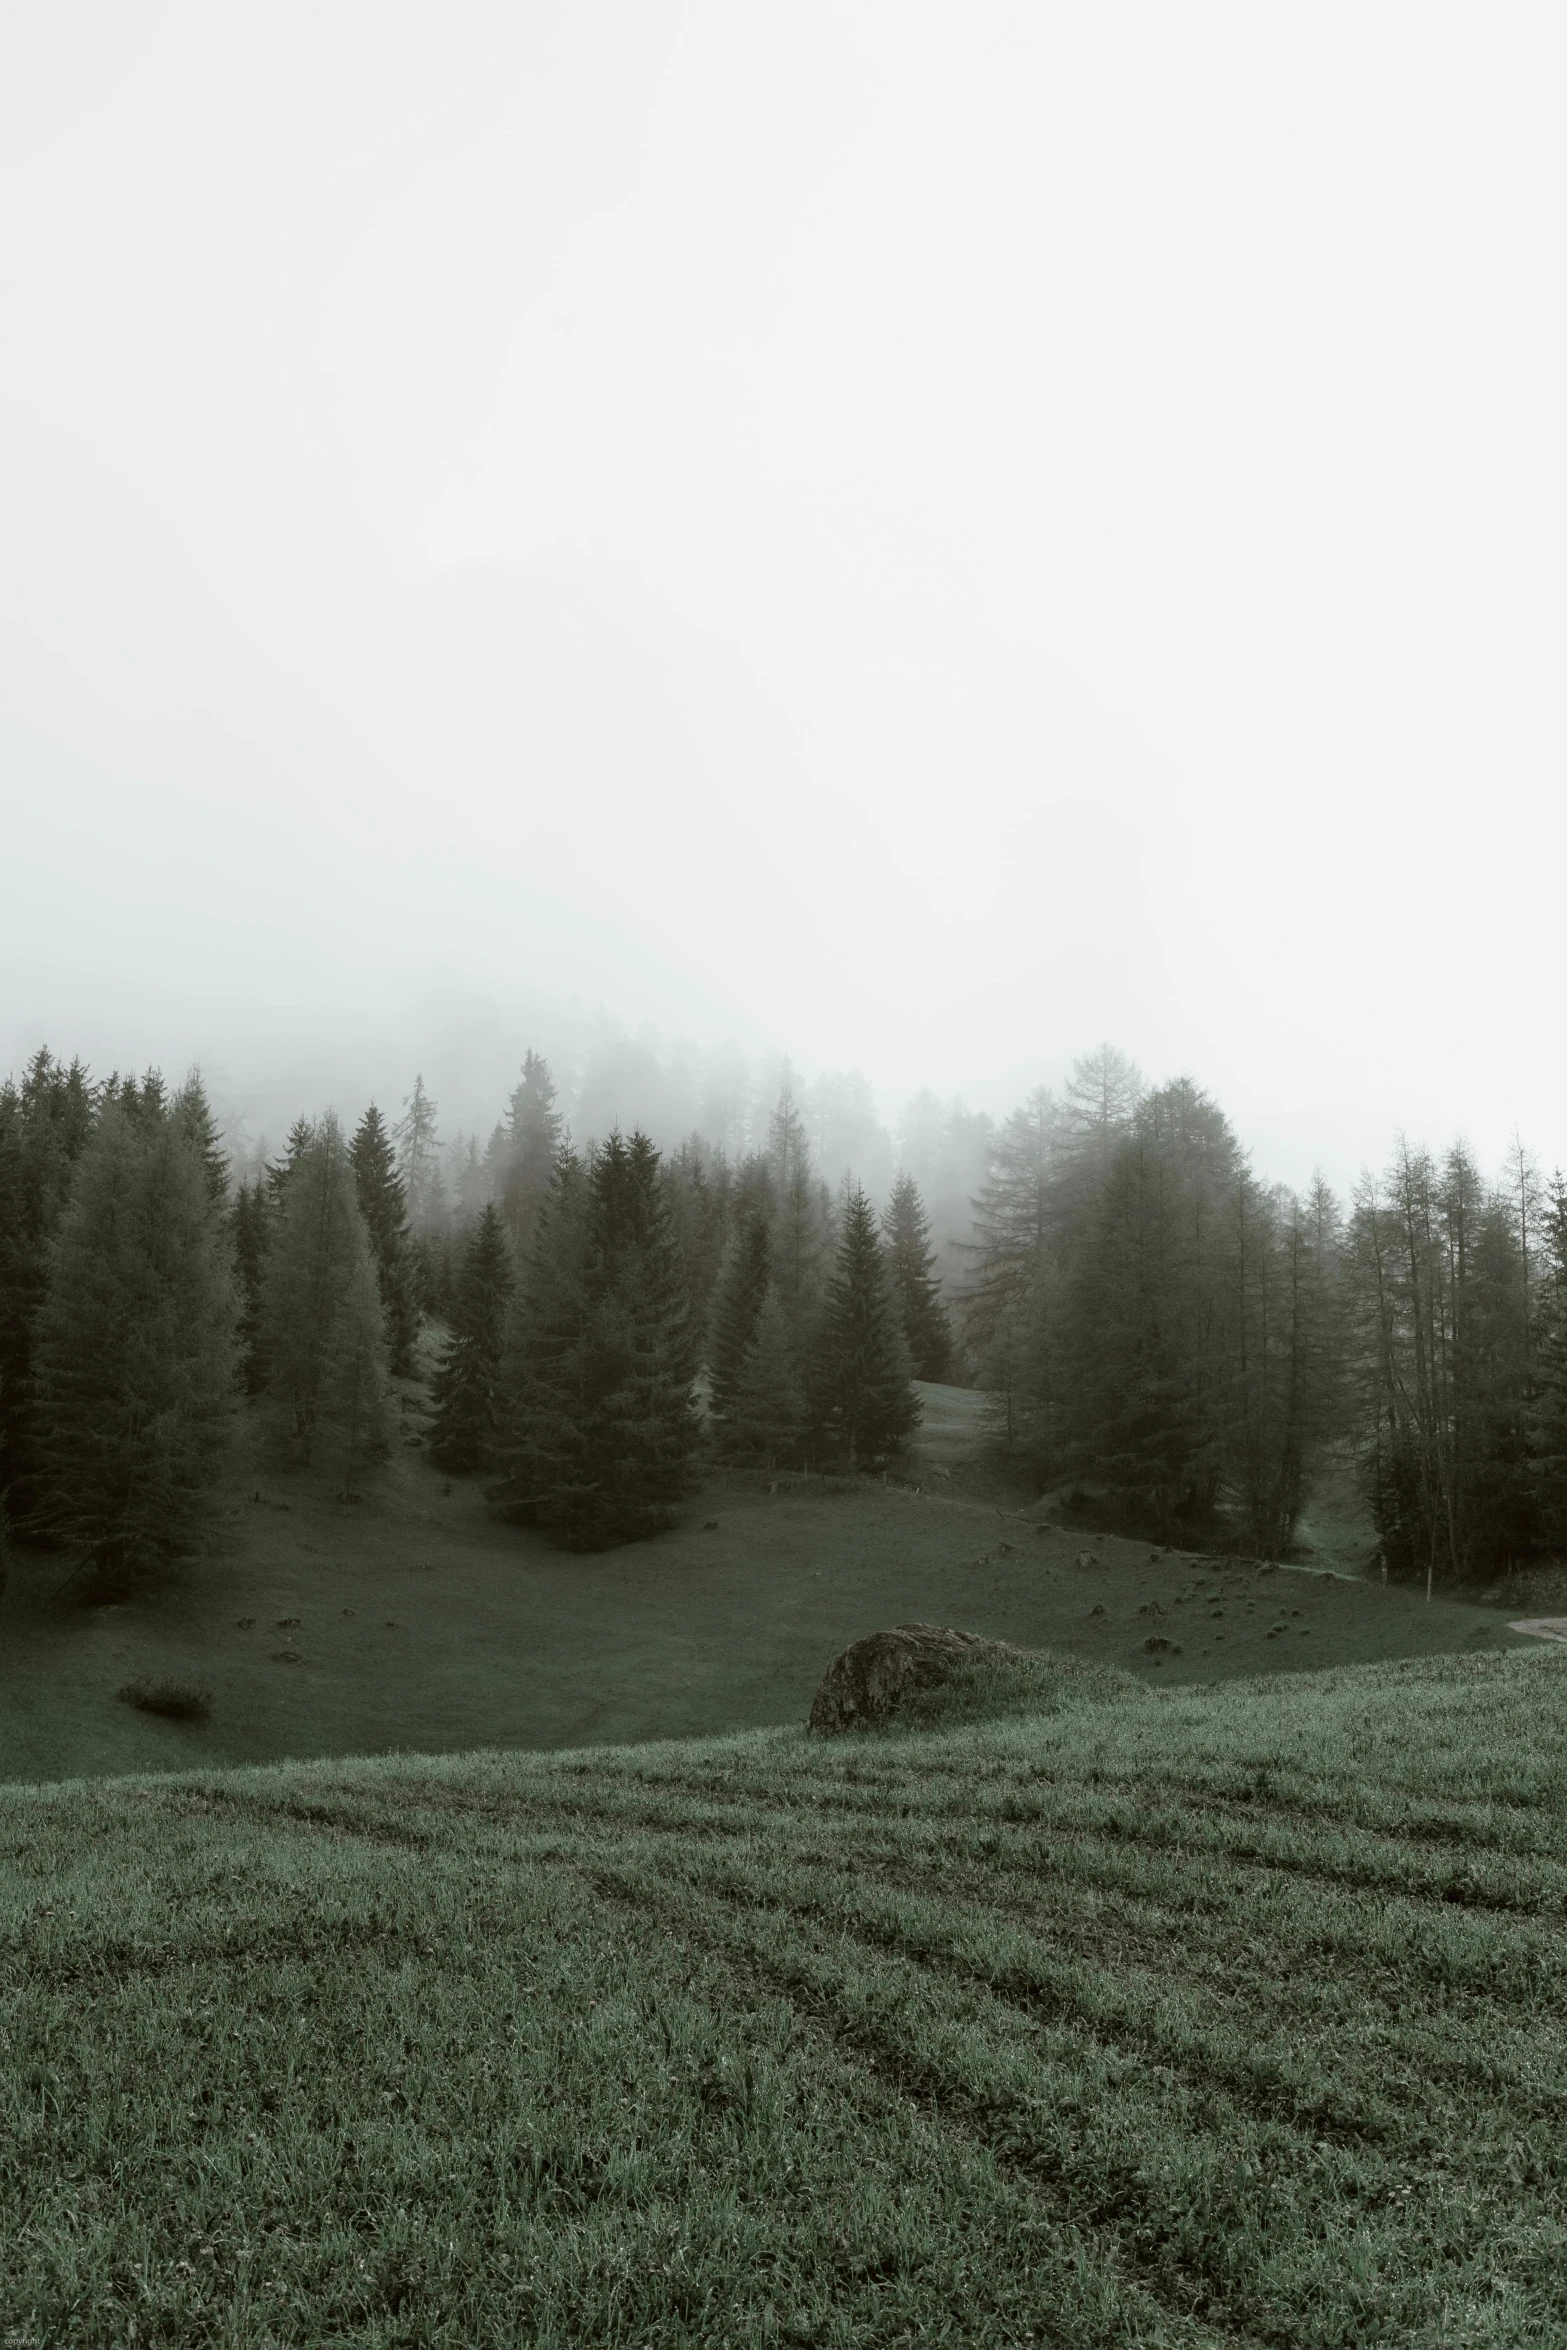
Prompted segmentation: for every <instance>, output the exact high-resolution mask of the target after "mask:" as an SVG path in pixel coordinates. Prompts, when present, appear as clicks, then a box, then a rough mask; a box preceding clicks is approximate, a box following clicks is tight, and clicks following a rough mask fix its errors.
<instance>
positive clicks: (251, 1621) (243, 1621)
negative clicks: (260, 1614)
mask: <svg viewBox="0 0 1567 2350" xmlns="http://www.w3.org/2000/svg"><path fill="white" fill-rule="evenodd" d="M239 1628H240V1630H241V1631H242V1632H254V1630H255V1628H256V1619H255V1617H254V1616H241V1617H240V1619H239Z"/></svg>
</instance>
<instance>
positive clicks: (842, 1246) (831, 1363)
mask: <svg viewBox="0 0 1567 2350" xmlns="http://www.w3.org/2000/svg"><path fill="white" fill-rule="evenodd" d="M821 1350H822V1360H821V1392H822V1397H823V1401H824V1404H825V1410H826V1424H827V1434H828V1438H829V1441H830V1442H831V1443H832V1444H833V1446H834V1448H835V1450H837V1451H838V1452H839V1454H840V1455H841V1456H842V1457H843V1458H844V1459H845V1460H846V1461H847V1463H848V1465H849V1467H850V1468H851V1469H855V1468H871V1467H874V1466H876V1465H877V1464H879V1463H881V1462H883V1461H885V1460H887V1459H888V1458H889V1457H890V1456H891V1455H892V1454H893V1453H895V1452H896V1451H897V1450H898V1449H899V1447H900V1446H901V1445H903V1444H904V1443H906V1442H907V1440H908V1438H909V1437H910V1436H911V1435H912V1434H913V1432H914V1430H915V1428H916V1427H917V1426H918V1425H919V1418H920V1404H919V1398H918V1396H917V1395H916V1394H915V1393H914V1389H913V1386H912V1385H911V1383H910V1371H909V1350H908V1345H907V1342H906V1341H905V1339H904V1335H903V1329H902V1324H901V1321H900V1318H899V1314H898V1308H897V1303H896V1300H895V1298H894V1296H893V1289H892V1277H891V1274H890V1273H889V1271H888V1267H887V1256H886V1251H885V1249H884V1248H883V1246H882V1242H881V1237H880V1234H879V1233H878V1232H877V1229H876V1218H875V1215H874V1213H873V1212H872V1209H871V1204H870V1201H869V1200H868V1199H867V1198H866V1196H865V1193H864V1192H863V1190H862V1189H861V1188H860V1186H859V1185H858V1184H857V1183H851V1184H849V1185H848V1187H847V1189H846V1192H845V1197H844V1203H843V1216H842V1228H841V1233H840V1237H839V1242H838V1260H837V1264H836V1266H835V1268H834V1271H833V1276H832V1279H831V1281H830V1282H829V1283H828V1285H827V1310H826V1315H825V1318H824V1321H823V1325H822V1337H821Z"/></svg>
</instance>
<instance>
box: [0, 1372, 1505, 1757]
mask: <svg viewBox="0 0 1567 2350" xmlns="http://www.w3.org/2000/svg"><path fill="white" fill-rule="evenodd" d="M923 1394H924V1398H925V1404H926V1424H925V1427H924V1429H923V1430H922V1432H921V1437H920V1443H919V1449H918V1453H917V1456H916V1474H917V1475H918V1476H919V1479H920V1482H921V1487H922V1490H920V1491H918V1492H916V1491H915V1490H913V1489H912V1488H911V1487H908V1486H899V1485H896V1484H893V1485H889V1486H886V1487H883V1486H881V1485H879V1484H870V1483H865V1482H861V1483H860V1484H858V1485H855V1486H851V1485H849V1484H848V1483H847V1481H839V1482H837V1483H835V1484H828V1485H825V1486H824V1485H823V1483H822V1482H821V1481H820V1480H800V1479H794V1480H790V1479H787V1478H786V1479H784V1480H782V1481H781V1482H780V1486H779V1490H778V1491H776V1492H772V1493H769V1492H768V1491H767V1490H766V1489H765V1487H764V1486H763V1484H762V1483H761V1482H760V1481H758V1480H752V1481H749V1482H743V1481H731V1482H728V1483H719V1484H715V1485H714V1486H712V1487H711V1488H709V1490H708V1492H707V1494H706V1495H705V1496H704V1497H703V1498H702V1499H700V1500H699V1501H698V1502H697V1503H696V1504H695V1505H694V1507H693V1508H692V1510H691V1512H690V1513H689V1515H688V1518H687V1520H686V1523H685V1524H684V1525H683V1526H682V1527H681V1528H680V1529H679V1530H677V1531H676V1532H674V1533H671V1534H669V1535H666V1536H664V1537H663V1538H662V1539H660V1540H659V1541H656V1542H651V1543H642V1544H638V1545H636V1546H635V1547H633V1548H631V1549H628V1550H624V1551H617V1552H612V1553H610V1554H608V1555H606V1556H604V1557H601V1558H576V1557H568V1556H565V1555H563V1554H562V1553H560V1552H558V1551H554V1550H551V1549H550V1548H549V1546H548V1544H547V1543H545V1542H544V1541H543V1540H542V1539H540V1538H537V1537H534V1536H531V1535H529V1534H526V1533H523V1532H520V1531H519V1530H517V1529H516V1528H514V1527H508V1526H504V1525H500V1524H498V1523H496V1521H495V1520H494V1519H493V1518H492V1517H491V1516H490V1514H489V1512H488V1510H487V1509H486V1507H485V1504H484V1500H483V1496H482V1493H481V1492H480V1491H479V1489H478V1487H477V1486H476V1485H474V1484H467V1483H462V1482H458V1483H455V1484H450V1485H448V1482H447V1480H445V1479H444V1478H442V1477H440V1476H439V1475H437V1474H436V1473H434V1472H433V1471H432V1470H431V1469H430V1468H429V1466H428V1464H427V1463H426V1461H425V1460H424V1457H423V1455H422V1454H421V1453H418V1452H415V1451H411V1450H401V1451H399V1453H398V1455H397V1457H396V1459H395V1460H394V1462H393V1463H392V1465H391V1466H390V1468H389V1469H388V1470H387V1472H386V1473H385V1474H384V1475H383V1476H382V1477H380V1478H378V1479H377V1480H376V1482H375V1483H374V1485H373V1486H372V1487H371V1489H370V1492H369V1495H368V1498H367V1499H366V1500H365V1501H364V1502H363V1503H361V1504H358V1505H355V1506H353V1507H345V1506H343V1505H341V1504H340V1503H338V1502H337V1501H336V1500H334V1499H333V1498H332V1496H331V1494H330V1493H329V1492H327V1491H326V1490H324V1489H321V1488H317V1487H312V1486H311V1485H310V1483H309V1482H308V1481H307V1480H304V1479H302V1478H297V1477H296V1478H290V1477H279V1476H276V1475H271V1474H268V1473H266V1472H264V1471H262V1470H259V1469H258V1470H256V1471H255V1472H254V1473H253V1474H252V1476H251V1477H250V1478H249V1479H248V1480H247V1482H246V1486H245V1492H246V1494H247V1496H248V1495H255V1494H259V1495H260V1497H261V1498H260V1499H259V1501H258V1500H254V1499H247V1500H246V1501H245V1502H244V1504H243V1506H242V1507H241V1508H240V1509H239V1511H238V1513H237V1516H236V1519H235V1522H234V1524H233V1526H232V1529H231V1531H230V1533H229V1534H228V1536H227V1537H226V1539H225V1540H224V1541H223V1542H222V1543H221V1544H220V1545H219V1546H218V1548H217V1550H216V1552H215V1554H214V1555H213V1556H212V1557H210V1558H206V1559H202V1560H198V1561H192V1562H190V1563H189V1564H187V1565H186V1566H185V1567H183V1568H182V1569H180V1571H179V1572H178V1574H177V1575H176V1576H175V1577H174V1578H173V1579H172V1580H171V1581H170V1583H169V1584H168V1585H167V1587H166V1588H164V1589H163V1590H161V1591H159V1592H156V1593H153V1594H150V1595H149V1596H147V1597H146V1598H144V1599H142V1600H140V1601H138V1602H137V1603H136V1604H134V1605H131V1606H124V1607H117V1608H109V1609H83V1608H80V1607H74V1606H71V1605H69V1604H67V1601H68V1598H69V1595H67V1600H60V1599H58V1598H57V1597H56V1596H55V1595H56V1594H57V1592H58V1590H59V1586H60V1584H61V1582H62V1580H63V1577H64V1575H65V1572H66V1568H67V1565H68V1562H62V1561H60V1560H59V1559H57V1558H53V1557H40V1556H38V1555H33V1556H31V1557H26V1556H24V1557H23V1558H21V1559H20V1560H19V1561H18V1563H17V1566H16V1569H15V1571H14V1573H13V1578H12V1584H11V1589H10V1591H9V1593H8V1594H7V1596H6V1598H5V1599H4V1601H3V1602H0V1779H51V1778H63V1777H70V1776H75V1775H78V1774H97V1773H109V1772H120V1771H146V1770H160V1769H178V1768H181V1767H184V1766H186V1765H188V1764H192V1763H200V1764H203V1765H213V1764H237V1763H262V1762H272V1761H278V1760H281V1759H284V1758H287V1757H294V1758H302V1757H306V1756H312V1755H333V1754H375V1753H386V1752H390V1751H396V1750H402V1751H409V1752H423V1753H452V1752H461V1751H464V1750H467V1749H470V1748H473V1747H477V1746H496V1747H525V1748H533V1749H548V1748H558V1747H564V1746H578V1745H584V1744H589V1743H593V1742H599V1741H606V1742H632V1741H636V1740H641V1739H647V1738H665V1737H686V1736H691V1735H708V1734H711V1733H714V1732H719V1731H727V1730H741V1729H751V1728H758V1727H767V1726H774V1725H778V1726H781V1725H783V1724H785V1723H791V1722H801V1721H803V1720H804V1718H805V1715H806V1713H807V1711H808V1710H809V1707H810V1701H811V1695H812V1692H813V1690H814V1689H815V1687H816V1684H817V1682H818V1680H819V1679H820V1677H821V1674H822V1672H823V1670H824V1669H825V1667H826V1665H827V1663H828V1662H829V1660H830V1659H831V1657H832V1656H833V1655H834V1654H835V1653H836V1652H837V1651H838V1650H839V1649H840V1648H842V1647H844V1646H845V1645H846V1644H847V1643H848V1642H849V1641H850V1640H853V1639H856V1638H858V1637H859V1636H860V1635H861V1634H863V1633H866V1632H872V1631H876V1630H879V1629H881V1628H883V1627H884V1626H886V1625H888V1624H894V1623H900V1622H908V1621H911V1620H923V1621H927V1622H936V1623H946V1624H955V1625H958V1626H959V1627H961V1628H962V1629H964V1630H966V1631H972V1632H980V1633H986V1634H989V1635H991V1636H993V1637H995V1638H999V1639H1004V1640H1010V1641H1014V1642H1016V1643H1018V1644H1020V1645H1022V1646H1025V1647H1046V1648H1052V1649H1057V1650H1064V1651H1068V1652H1072V1653H1076V1654H1079V1655H1083V1656H1086V1657H1089V1658H1091V1659H1093V1660H1094V1661H1096V1662H1100V1663H1107V1664H1114V1665H1119V1666H1124V1667H1125V1668H1126V1669H1128V1670H1130V1671H1132V1672H1135V1673H1139V1674H1141V1675H1143V1676H1145V1677H1146V1678H1148V1679H1150V1680H1158V1681H1160V1682H1162V1683H1185V1682H1193V1681H1214V1680H1222V1679H1226V1678H1230V1677H1234V1676H1238V1675H1248V1674H1253V1673H1256V1672H1259V1671H1275V1670H1279V1669H1282V1668H1285V1667H1290V1668H1294V1669H1298V1670H1299V1669H1308V1668H1315V1667H1318V1666H1322V1665H1328V1664H1341V1663H1354V1662H1361V1661H1367V1660H1376V1659H1379V1658H1387V1657H1397V1656H1416V1655H1425V1654H1430V1653H1432V1652H1436V1651H1465V1650H1477V1651H1486V1650H1492V1649H1497V1648H1508V1647H1517V1646H1520V1645H1522V1643H1520V1642H1519V1641H1518V1640H1517V1638H1516V1637H1515V1636H1514V1635H1513V1634H1512V1633H1510V1632H1509V1631H1508V1629H1507V1624H1506V1619H1505V1617H1504V1616H1502V1615H1501V1614H1499V1613H1498V1612H1497V1611H1495V1610H1493V1609H1486V1608H1480V1607H1475V1606H1471V1605H1468V1604H1464V1603H1460V1602H1457V1601H1450V1600H1442V1599H1438V1600H1437V1601H1436V1602H1434V1603H1433V1605H1432V1606H1430V1607H1427V1606H1426V1605H1425V1604H1424V1602H1423V1601H1422V1600H1421V1599H1420V1597H1419V1596H1418V1594H1415V1593H1411V1592H1409V1591H1405V1590H1399V1589H1394V1590H1391V1591H1387V1590H1384V1589H1383V1588H1382V1587H1381V1586H1380V1584H1374V1583H1371V1582H1368V1581H1365V1580H1363V1579H1359V1578H1356V1579H1345V1578H1342V1577H1336V1576H1333V1575H1329V1574H1325V1573H1314V1572H1305V1571H1297V1570H1291V1569H1280V1570H1278V1571H1277V1572H1275V1573H1267V1572H1259V1571H1258V1570H1257V1569H1255V1568H1254V1567H1252V1566H1250V1565H1247V1564H1242V1563H1237V1562H1233V1561H1230V1562H1225V1561H1217V1560H1207V1561H1199V1560H1195V1559H1193V1558H1192V1557H1190V1556H1188V1555H1186V1554H1174V1553H1170V1554H1164V1553H1161V1554H1157V1555H1156V1554H1155V1553H1153V1552H1152V1551H1151V1550H1150V1548H1149V1546H1148V1545H1147V1544H1146V1543H1136V1542H1128V1541H1123V1540H1119V1539H1116V1538H1114V1537H1103V1536H1097V1535H1096V1536H1092V1537H1089V1536H1084V1535H1081V1534H1074V1533H1071V1532H1067V1531H1063V1530H1061V1529H1060V1528H1058V1527H1052V1526H1049V1525H1043V1526H1042V1524H1041V1522H1040V1514H1039V1512H1038V1511H1037V1510H1022V1511H1020V1510H1019V1507H1018V1501H1019V1497H1018V1496H1017V1495H1016V1494H1015V1493H1011V1492H1008V1491H1007V1489H1006V1488H1005V1486H1004V1485H1002V1484H1000V1482H999V1481H998V1479H997V1477H996V1475H995V1473H994V1471H993V1470H991V1469H990V1468H988V1467H987V1465H986V1464H985V1462H984V1460H983V1457H982V1455H981V1454H980V1453H979V1451H978V1449H977V1448H978V1444H979V1440H980V1438H981V1437H982V1434H983V1423H982V1418H981V1411H982V1406H981V1401H980V1399H979V1398H978V1397H977V1396H974V1395H972V1394H970V1393H968V1392H966V1391H964V1390H961V1389H957V1388H927V1389H925V1390H924V1391H923ZM714 1518H716V1520H717V1525H716V1527H714V1528H713V1529H711V1530H709V1529H708V1527H707V1524H706V1521H707V1520H709V1519H714ZM1085 1549H1086V1550H1087V1551H1088V1552H1089V1553H1090V1554H1091V1556H1092V1558H1093V1560H1094V1561H1095V1563H1094V1564H1093V1565H1092V1566H1091V1567H1087V1568H1084V1567H1079V1566H1077V1565H1075V1564H1074V1563H1073V1562H1074V1561H1075V1560H1076V1558H1077V1557H1078V1555H1079V1554H1080V1553H1081V1552H1083V1551H1084V1550H1085ZM1150 1642H1153V1643H1156V1644H1157V1643H1163V1644H1164V1645H1162V1646H1160V1645H1155V1646H1152V1647H1150V1646H1149V1645H1148V1644H1149V1643H1150ZM165 1676H173V1677H174V1678H176V1679H180V1680H185V1681H190V1682H194V1683H197V1684H199V1685H201V1686H204V1687H206V1688H208V1689H210V1690H211V1692H212V1697H213V1711H212V1718H211V1720H210V1721H209V1722H207V1723H196V1722H174V1721H166V1720H162V1719H159V1718H157V1717H154V1716H151V1715H148V1714H143V1713H138V1712H135V1711H133V1710H132V1709H131V1708H130V1707H128V1706H125V1705H122V1704H119V1703H117V1702H116V1697H115V1692H116V1691H117V1690H118V1689H119V1688H120V1687H121V1685H122V1684H124V1683H126V1682H129V1681H135V1680H139V1679H143V1678H149V1679H154V1680H156V1679H161V1678H163V1677H165Z"/></svg>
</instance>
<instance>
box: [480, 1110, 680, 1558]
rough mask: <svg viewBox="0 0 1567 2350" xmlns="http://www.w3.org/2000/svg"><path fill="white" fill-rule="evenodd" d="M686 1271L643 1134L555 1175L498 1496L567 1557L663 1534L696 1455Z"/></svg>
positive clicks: (526, 1298)
mask: <svg viewBox="0 0 1567 2350" xmlns="http://www.w3.org/2000/svg"><path fill="white" fill-rule="evenodd" d="M692 1371H693V1362H692V1351H691V1342H690V1335H689V1330H688V1326H687V1321H686V1311H685V1300H684V1296H683V1294H682V1284H681V1272H680V1263H679V1259H678V1256H677V1253H676V1250H675V1245H674V1240H673V1237H672V1234H671V1231H670V1226H669V1213H668V1206H667V1202H666V1200H665V1197H664V1192H663V1186H662V1184H661V1182H660V1179H659V1154H658V1152H657V1151H656V1149H655V1148H654V1147H653V1145H652V1143H651V1142H650V1141H649V1140H648V1139H647V1137H646V1136H645V1135H643V1134H634V1135H632V1137H631V1139H630V1141H629V1142H627V1141H625V1140H623V1139H622V1137H621V1136H619V1135H613V1136H611V1138H610V1140H609V1141H608V1142H607V1143H605V1144H604V1145H603V1146H602V1148H600V1149H597V1150H595V1151H594V1152H593V1154H592V1156H591V1158H590V1159H589V1161H588V1162H587V1164H586V1165H585V1166H584V1165H583V1164H582V1163H581V1162H580V1161H577V1160H575V1159H567V1160H565V1161H563V1162H558V1163H557V1170H556V1177H555V1182H554V1184H553V1186H552V1188H551V1192H550V1196H549V1198H548V1200H547V1202H546V1205H545V1210H544V1213H543V1214H542V1216H541V1217H540V1220H539V1225H538V1230H537V1233H536V1235H535V1241H534V1246H533V1249H532V1251H531V1253H530V1256H529V1259H528V1265H527V1269H526V1272H525V1275H524V1278H523V1281H522V1283H521V1285H520V1288H519V1291H518V1296H517V1302H516V1306H515V1309H514V1312H513V1315H512V1319H511V1327H510V1331H509V1334H508V1346H507V1356H506V1371H505V1384H506V1391H507V1393H506V1410H507V1437H508V1443H507V1456H508V1457H507V1474H506V1476H505V1478H504V1479H503V1480H502V1482H501V1484H500V1485H499V1486H498V1487H497V1488H496V1499H497V1500H498V1501H499V1502H500V1504H501V1506H502V1507H503V1509H504V1510H505V1511H506V1513H507V1514H508V1515H509V1516H512V1517H514V1518H516V1519H517V1520H519V1521H520V1522H522V1523H524V1524H532V1525H537V1526H539V1527H541V1528H543V1529H544V1530H545V1531H546V1532H547V1533H549V1534H550V1535H551V1536H552V1537H553V1539H554V1540H555V1541H556V1542H557V1543H558V1544H559V1545H560V1546H561V1547H562V1548H563V1549H567V1550H603V1549H608V1548H609V1547H610V1546H611V1545H613V1544H616V1543H621V1542H631V1541H636V1540H638V1539H641V1538H642V1537H644V1536H647V1535H649V1534H654V1533H657V1532H659V1531H661V1530H662V1529H663V1528H664V1527H666V1526H668V1525H669V1524H671V1523H672V1522H673V1518H674V1512H675V1506H676V1504H677V1503H678V1502H679V1501H680V1500H681V1499H682V1498H683V1496H684V1495H685V1494H686V1493H687V1492H688V1491H689V1490H690V1485H691V1474H692V1460H693V1455H694V1452H695V1448H696V1442H697V1421H696V1408H695V1402H694V1398H693V1394H692Z"/></svg>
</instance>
